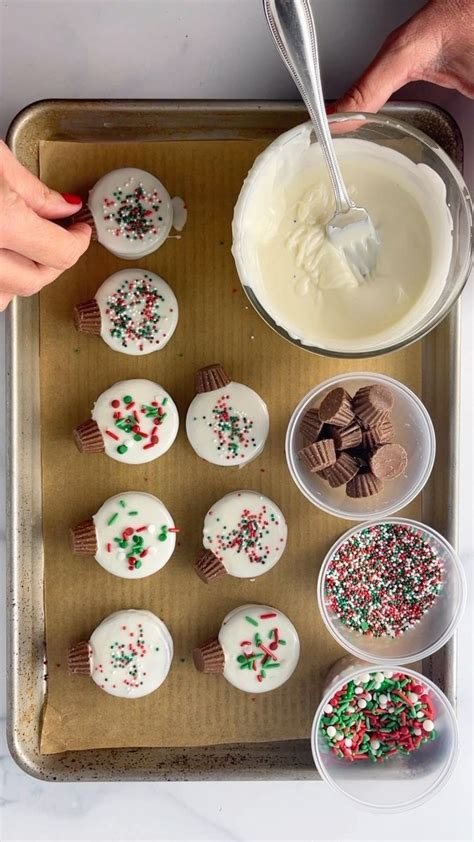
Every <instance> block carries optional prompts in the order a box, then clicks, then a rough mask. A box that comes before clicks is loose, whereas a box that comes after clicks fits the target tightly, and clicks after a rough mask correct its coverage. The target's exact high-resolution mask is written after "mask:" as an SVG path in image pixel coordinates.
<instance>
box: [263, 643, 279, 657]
mask: <svg viewBox="0 0 474 842" xmlns="http://www.w3.org/2000/svg"><path fill="white" fill-rule="evenodd" d="M258 648H259V649H261V650H262V652H265V655H268V657H269V658H271V659H272V661H278V658H277V656H276V655H274V653H273V652H270V649H267V647H266V646H265V644H264V643H259V644H258Z"/></svg>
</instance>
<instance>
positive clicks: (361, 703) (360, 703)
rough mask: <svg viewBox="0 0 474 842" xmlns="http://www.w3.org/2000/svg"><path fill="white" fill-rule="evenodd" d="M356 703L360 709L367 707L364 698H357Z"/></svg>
mask: <svg viewBox="0 0 474 842" xmlns="http://www.w3.org/2000/svg"><path fill="white" fill-rule="evenodd" d="M357 704H358V706H359V707H360V708H361V709H362V710H363V709H364V708H366V707H367V702H366V701H365V699H359V701H358V702H357Z"/></svg>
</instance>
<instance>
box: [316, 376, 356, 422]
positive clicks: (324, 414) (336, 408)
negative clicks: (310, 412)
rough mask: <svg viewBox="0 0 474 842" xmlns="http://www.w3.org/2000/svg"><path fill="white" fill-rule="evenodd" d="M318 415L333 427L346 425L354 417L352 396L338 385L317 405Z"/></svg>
mask: <svg viewBox="0 0 474 842" xmlns="http://www.w3.org/2000/svg"><path fill="white" fill-rule="evenodd" d="M319 417H320V419H321V421H323V422H324V423H326V424H331V425H332V426H334V427H347V426H348V425H349V424H350V423H351V421H352V420H353V418H354V410H353V409H352V398H351V396H350V395H349V394H348V392H346V390H345V389H342V388H341V387H340V386H338V387H337V388H336V389H331V391H330V392H328V394H327V395H326V397H325V398H324V400H323V402H322V403H321V406H320V407H319Z"/></svg>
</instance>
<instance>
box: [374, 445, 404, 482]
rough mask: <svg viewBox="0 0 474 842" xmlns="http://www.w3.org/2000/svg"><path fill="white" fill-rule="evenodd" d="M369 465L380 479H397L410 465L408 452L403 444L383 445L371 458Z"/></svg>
mask: <svg viewBox="0 0 474 842" xmlns="http://www.w3.org/2000/svg"><path fill="white" fill-rule="evenodd" d="M369 464H370V468H371V471H372V473H373V474H374V476H376V477H378V478H379V479H396V477H399V476H400V475H401V474H403V472H404V471H405V469H406V467H407V465H408V456H407V452H406V450H405V448H404V447H402V445H401V444H382V445H380V447H378V448H377V450H376V451H375V453H373V454H372V456H371V457H370V460H369Z"/></svg>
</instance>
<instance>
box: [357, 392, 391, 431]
mask: <svg viewBox="0 0 474 842" xmlns="http://www.w3.org/2000/svg"><path fill="white" fill-rule="evenodd" d="M352 405H353V407H354V412H355V414H356V415H357V417H358V418H360V420H361V421H362V423H363V425H364V427H365V428H366V429H370V428H372V427H374V426H375V425H376V424H379V423H380V422H381V421H383V420H384V419H386V418H387V417H388V415H389V414H390V413H391V411H392V409H393V392H392V390H391V389H389V388H388V386H384V385H383V384H379V383H377V384H374V385H372V386H363V387H362V388H361V389H359V390H358V391H357V392H356V394H355V395H354V398H353V402H352Z"/></svg>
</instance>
